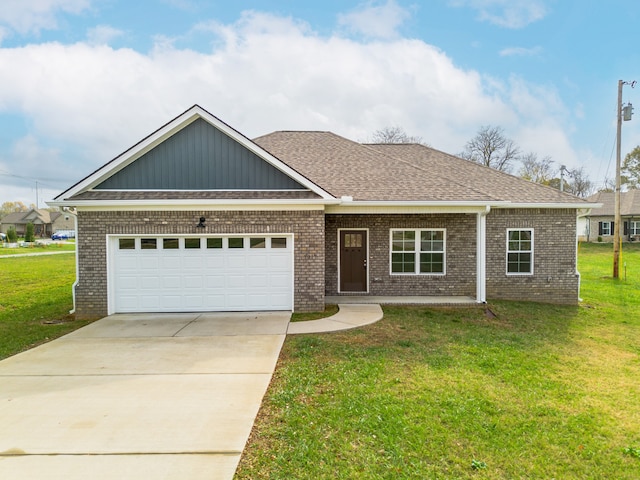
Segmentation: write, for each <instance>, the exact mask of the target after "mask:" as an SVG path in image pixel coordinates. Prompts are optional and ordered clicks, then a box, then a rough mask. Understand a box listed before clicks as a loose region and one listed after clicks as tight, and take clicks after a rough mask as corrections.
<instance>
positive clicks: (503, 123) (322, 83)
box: [0, 0, 640, 208]
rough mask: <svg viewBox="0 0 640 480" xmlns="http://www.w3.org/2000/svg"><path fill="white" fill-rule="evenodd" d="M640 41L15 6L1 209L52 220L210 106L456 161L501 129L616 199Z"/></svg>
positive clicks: (618, 30) (471, 8) (297, 12)
mask: <svg viewBox="0 0 640 480" xmlns="http://www.w3.org/2000/svg"><path fill="white" fill-rule="evenodd" d="M638 25H640V3H638V1H637V0H607V1H604V0H421V1H419V0H369V1H360V0H353V1H352V0H321V1H317V0H304V1H303V0H280V1H270V0H248V1H243V0H235V1H233V2H230V1H229V0H224V1H221V0H136V1H135V2H133V1H131V0H0V202H4V201H22V202H24V203H25V204H27V205H28V204H35V203H36V202H37V203H38V206H39V207H41V208H44V207H46V203H45V202H46V201H47V200H50V199H52V198H53V197H55V196H56V195H58V194H59V193H61V192H62V191H64V190H66V189H67V188H68V187H70V186H71V185H73V184H75V183H76V182H77V181H79V180H81V179H82V178H84V177H85V176H87V175H88V174H90V173H92V172H93V171H95V170H96V169H97V168H99V167H101V166H102V165H103V164H105V163H106V162H108V161H109V160H111V159H113V158H114V157H116V156H117V155H119V154H120V153H122V152H123V151H125V150H127V149H128V148H129V147H131V146H132V145H134V144H135V143H137V142H138V141H139V140H141V139H142V138H144V137H146V136H147V135H148V134H150V133H152V132H153V131H155V130H156V129H157V128H159V127H161V126H162V125H164V124H165V123H167V122H168V121H170V120H172V119H173V118H175V117H176V116H178V115H179V114H181V113H182V112H184V111H185V110H187V109H189V108H190V107H191V106H192V105H194V104H198V105H200V106H201V107H203V108H205V109H206V110H208V111H209V112H210V113H212V114H213V115H215V116H216V117H218V118H220V119H221V120H222V121H224V122H226V123H228V124H229V125H231V126H232V127H233V128H235V129H236V130H238V131H240V132H241V133H243V134H244V135H246V136H248V137H249V138H255V137H258V136H260V135H264V134H267V133H270V132H273V131H277V130H323V131H332V132H334V133H337V134H339V135H342V136H344V137H347V138H349V139H352V140H355V141H360V142H366V141H368V140H371V138H372V136H373V134H374V133H375V132H376V131H377V130H380V129H383V128H385V127H401V128H402V129H403V130H404V131H405V132H406V133H407V134H408V135H411V136H416V137H420V138H421V139H422V141H423V142H425V143H427V144H429V145H430V146H432V147H433V148H437V149H439V150H443V151H445V152H448V153H452V154H459V153H460V152H462V151H463V150H464V146H465V144H466V143H467V142H468V141H469V140H470V139H471V138H473V137H474V136H475V135H476V133H477V132H478V130H479V129H480V128H481V127H483V126H495V127H499V128H502V129H503V130H504V135H505V136H506V137H507V138H509V139H511V140H513V141H514V142H515V144H516V145H517V146H518V147H520V149H521V150H522V151H523V152H524V153H528V152H533V153H535V154H537V155H538V158H543V157H546V156H550V157H551V159H552V160H553V161H554V167H555V168H556V169H559V168H560V166H561V165H565V166H566V167H567V168H568V169H576V168H581V167H583V168H584V169H585V172H586V173H587V175H588V177H589V178H590V180H591V181H592V182H593V183H594V184H595V185H596V186H597V187H602V186H603V185H604V182H605V180H606V179H612V178H614V177H615V146H616V118H617V93H618V81H619V80H623V81H624V82H627V83H626V84H625V85H624V86H623V97H622V101H623V104H625V105H626V104H627V103H632V104H633V103H635V104H636V105H638V108H640V84H639V85H637V86H636V88H632V87H631V82H632V81H634V80H638V81H639V82H640V42H639V40H640V33H638ZM638 112H639V113H640V110H638ZM636 145H640V116H639V115H636V116H635V117H634V119H633V120H632V121H630V122H624V123H623V126H622V158H624V156H625V155H626V153H628V152H629V151H631V150H632V149H633V148H634V147H635V146H636ZM515 170H516V173H517V166H516V168H515ZM363 173H364V172H363ZM469 181H470V182H471V181H472V179H469Z"/></svg>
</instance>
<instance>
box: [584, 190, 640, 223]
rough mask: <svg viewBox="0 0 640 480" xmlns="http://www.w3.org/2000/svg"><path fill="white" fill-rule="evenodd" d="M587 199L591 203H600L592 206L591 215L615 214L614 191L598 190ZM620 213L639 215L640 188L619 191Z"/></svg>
mask: <svg viewBox="0 0 640 480" xmlns="http://www.w3.org/2000/svg"><path fill="white" fill-rule="evenodd" d="M587 200H588V201H590V202H593V203H602V207H600V208H594V209H593V210H592V211H591V216H593V217H598V216H611V215H614V214H615V193H614V192H598V193H595V194H593V195H591V196H590V197H589V198H588V199H587ZM620 215H624V216H632V215H637V216H640V190H629V191H628V192H621V193H620Z"/></svg>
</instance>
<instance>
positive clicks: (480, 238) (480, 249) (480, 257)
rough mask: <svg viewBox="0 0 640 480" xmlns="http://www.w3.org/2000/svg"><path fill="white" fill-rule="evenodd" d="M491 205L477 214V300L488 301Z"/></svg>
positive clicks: (479, 301) (480, 301) (478, 301)
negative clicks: (488, 229) (489, 219)
mask: <svg viewBox="0 0 640 480" xmlns="http://www.w3.org/2000/svg"><path fill="white" fill-rule="evenodd" d="M490 211H491V207H490V206H489V205H486V206H485V207H484V211H482V212H478V214H477V215H476V302H477V303H487V215H488V214H489V212H490Z"/></svg>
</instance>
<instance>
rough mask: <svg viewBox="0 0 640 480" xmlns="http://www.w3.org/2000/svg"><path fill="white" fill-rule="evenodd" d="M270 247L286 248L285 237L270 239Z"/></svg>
mask: <svg viewBox="0 0 640 480" xmlns="http://www.w3.org/2000/svg"><path fill="white" fill-rule="evenodd" d="M271 248H287V239H286V237H274V238H272V239H271Z"/></svg>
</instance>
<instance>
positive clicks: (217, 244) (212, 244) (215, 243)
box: [207, 238, 222, 248]
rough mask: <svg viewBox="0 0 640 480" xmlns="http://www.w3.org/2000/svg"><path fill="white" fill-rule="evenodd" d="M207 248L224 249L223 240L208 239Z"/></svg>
mask: <svg viewBox="0 0 640 480" xmlns="http://www.w3.org/2000/svg"><path fill="white" fill-rule="evenodd" d="M207 248H222V238H207Z"/></svg>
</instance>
